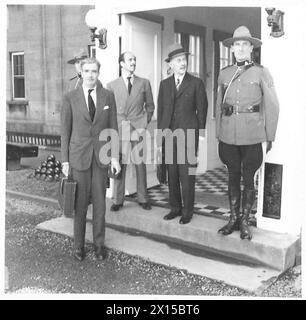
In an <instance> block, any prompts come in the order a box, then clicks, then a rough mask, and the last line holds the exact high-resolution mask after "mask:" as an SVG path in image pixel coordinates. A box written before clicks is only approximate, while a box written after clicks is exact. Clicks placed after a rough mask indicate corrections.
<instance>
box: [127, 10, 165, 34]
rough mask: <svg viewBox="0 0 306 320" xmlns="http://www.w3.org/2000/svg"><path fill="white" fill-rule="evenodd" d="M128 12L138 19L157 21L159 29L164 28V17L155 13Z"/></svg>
mask: <svg viewBox="0 0 306 320" xmlns="http://www.w3.org/2000/svg"><path fill="white" fill-rule="evenodd" d="M128 14H129V15H131V16H134V17H136V18H139V19H143V20H147V21H151V22H155V23H158V24H160V25H161V29H162V30H164V17H162V16H159V15H157V14H151V13H147V12H131V13H128Z"/></svg>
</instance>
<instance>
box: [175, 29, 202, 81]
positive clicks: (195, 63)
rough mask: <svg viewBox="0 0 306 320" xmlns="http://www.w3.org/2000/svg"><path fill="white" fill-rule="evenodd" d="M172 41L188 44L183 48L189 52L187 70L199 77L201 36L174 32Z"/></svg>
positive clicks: (183, 44)
mask: <svg viewBox="0 0 306 320" xmlns="http://www.w3.org/2000/svg"><path fill="white" fill-rule="evenodd" d="M174 41H175V42H176V43H180V44H182V46H183V47H184V48H185V46H188V48H185V50H187V51H188V52H189V53H190V56H189V60H188V62H189V63H188V71H189V72H190V73H191V74H193V75H195V76H197V77H199V76H200V48H201V37H200V36H194V35H188V34H182V33H175V34H174Z"/></svg>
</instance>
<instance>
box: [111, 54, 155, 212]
mask: <svg viewBox="0 0 306 320" xmlns="http://www.w3.org/2000/svg"><path fill="white" fill-rule="evenodd" d="M119 65H120V67H121V71H122V75H121V77H119V78H117V79H115V80H114V81H112V82H110V83H109V84H108V85H107V88H108V89H109V90H111V91H112V92H113V93H114V95H115V100H116V106H117V119H118V127H119V137H120V144H121V152H122V155H123V162H124V164H123V165H122V175H121V178H120V179H115V180H114V192H113V197H114V203H113V205H112V206H111V211H118V210H119V209H120V207H122V206H123V202H124V194H125V175H126V166H127V165H126V163H128V162H127V159H128V157H129V155H130V153H129V149H130V148H129V147H130V144H131V149H132V150H133V149H134V148H135V147H137V145H138V143H140V141H141V136H142V134H141V132H142V133H145V131H144V130H145V129H146V127H147V125H148V123H149V122H150V121H151V118H152V115H153V112H154V102H153V95H152V90H151V85H150V81H149V80H148V79H144V78H141V77H138V76H136V75H135V74H134V72H135V69H136V57H135V55H134V54H133V53H132V52H124V53H122V54H121V55H120V57H119ZM143 142H145V141H143ZM144 150H145V148H144ZM132 161H133V158H132ZM135 169H136V179H137V200H138V203H139V204H140V205H141V206H142V208H143V209H145V210H150V209H151V205H150V203H149V201H148V192H147V171H146V170H147V169H146V164H145V163H144V162H141V163H135Z"/></svg>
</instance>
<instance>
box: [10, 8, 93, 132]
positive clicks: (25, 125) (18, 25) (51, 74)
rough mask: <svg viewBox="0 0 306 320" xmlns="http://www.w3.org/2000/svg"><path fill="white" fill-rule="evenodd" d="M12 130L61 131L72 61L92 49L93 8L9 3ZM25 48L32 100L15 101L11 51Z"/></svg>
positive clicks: (27, 79) (26, 84) (26, 75)
mask: <svg viewBox="0 0 306 320" xmlns="http://www.w3.org/2000/svg"><path fill="white" fill-rule="evenodd" d="M7 8H8V9H7V10H8V28H7V30H8V34H7V89H6V94H7V97H6V100H7V107H6V119H7V129H8V130H15V131H24V132H42V133H48V134H53V133H54V134H59V132H60V126H59V121H60V108H61V99H62V96H63V94H64V92H65V91H66V90H67V88H68V83H69V79H70V78H71V77H73V76H74V72H75V70H74V66H73V65H70V64H67V60H69V59H71V58H72V57H73V54H74V52H77V51H79V50H80V49H81V48H82V49H84V50H88V45H90V44H91V40H90V31H89V29H88V27H87V25H86V23H85V15H86V13H87V12H88V10H89V9H91V8H93V6H80V5H73V6H72V5H8V6H7ZM17 51H23V52H24V63H25V92H26V103H25V104H21V105H20V104H18V105H16V104H15V102H14V101H12V84H11V82H12V75H11V53H12V52H17Z"/></svg>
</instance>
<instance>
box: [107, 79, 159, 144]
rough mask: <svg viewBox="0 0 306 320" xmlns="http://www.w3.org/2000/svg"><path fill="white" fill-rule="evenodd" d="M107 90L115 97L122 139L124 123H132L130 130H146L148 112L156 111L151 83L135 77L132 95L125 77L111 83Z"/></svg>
mask: <svg viewBox="0 0 306 320" xmlns="http://www.w3.org/2000/svg"><path fill="white" fill-rule="evenodd" d="M107 88H108V89H109V90H111V91H112V92H113V93H114V95H115V100H116V106H117V120H118V127H119V134H120V138H121V130H122V121H130V130H134V129H144V128H146V127H147V124H148V121H147V112H153V111H154V102H153V95H152V90H151V85H150V81H149V80H148V79H144V78H140V77H138V76H136V75H134V81H133V86H132V91H131V94H130V95H129V94H128V90H127V87H126V84H125V82H124V79H123V77H119V78H117V79H115V80H114V81H112V82H110V83H109V84H108V85H107Z"/></svg>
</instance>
